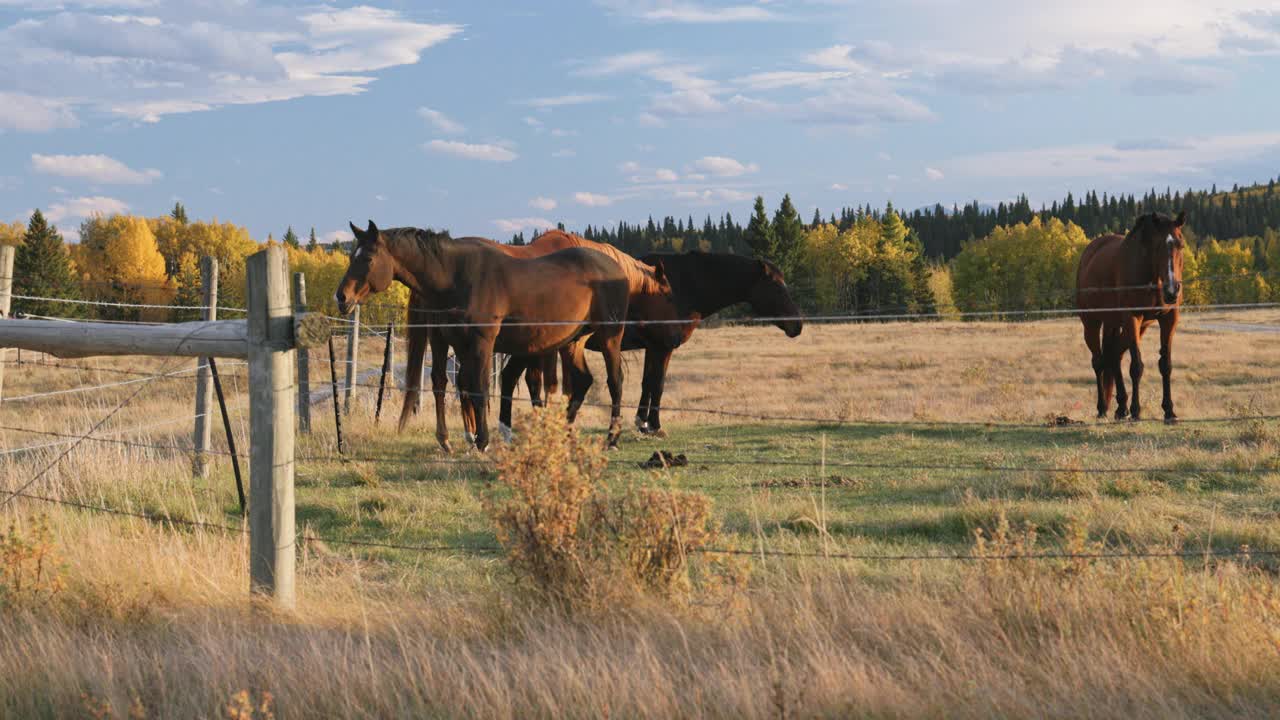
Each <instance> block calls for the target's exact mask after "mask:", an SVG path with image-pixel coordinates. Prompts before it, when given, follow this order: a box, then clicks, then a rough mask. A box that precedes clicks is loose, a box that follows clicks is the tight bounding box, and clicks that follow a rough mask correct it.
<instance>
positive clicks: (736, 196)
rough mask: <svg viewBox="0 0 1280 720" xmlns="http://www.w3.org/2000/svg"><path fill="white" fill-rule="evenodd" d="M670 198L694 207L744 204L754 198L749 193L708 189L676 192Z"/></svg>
mask: <svg viewBox="0 0 1280 720" xmlns="http://www.w3.org/2000/svg"><path fill="white" fill-rule="evenodd" d="M672 197H674V198H675V199H676V200H681V201H684V202H689V203H692V204H695V205H709V204H711V203H715V202H746V201H748V200H750V199H752V198H754V197H755V196H754V195H752V194H751V193H749V192H745V191H743V190H735V189H732V188H709V189H705V190H677V191H676V192H675V194H674V195H672Z"/></svg>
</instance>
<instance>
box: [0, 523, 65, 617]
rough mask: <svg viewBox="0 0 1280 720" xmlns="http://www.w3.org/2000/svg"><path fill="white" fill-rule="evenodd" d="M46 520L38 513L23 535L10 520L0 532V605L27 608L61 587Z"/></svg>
mask: <svg viewBox="0 0 1280 720" xmlns="http://www.w3.org/2000/svg"><path fill="white" fill-rule="evenodd" d="M58 569H59V565H58V557H57V553H56V552H55V549H54V546H53V534H52V533H51V532H50V530H49V520H48V518H46V517H45V516H43V515H41V516H40V517H39V518H38V519H37V520H36V523H35V525H34V527H33V528H32V530H31V533H30V537H27V536H24V535H23V534H22V532H21V531H19V529H18V528H17V526H16V525H14V524H12V523H10V525H9V530H8V532H5V533H3V534H0V608H6V609H8V608H13V607H21V608H31V607H34V606H36V605H39V604H42V603H44V602H46V601H47V600H48V599H49V598H51V597H53V596H54V595H56V594H57V593H58V592H60V591H61V590H62V580H61V578H60V577H59V573H58Z"/></svg>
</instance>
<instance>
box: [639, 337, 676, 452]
mask: <svg viewBox="0 0 1280 720" xmlns="http://www.w3.org/2000/svg"><path fill="white" fill-rule="evenodd" d="M649 352H652V353H653V354H654V357H655V359H654V362H653V371H652V374H653V378H652V380H650V383H649V384H650V388H649V420H648V425H649V433H650V434H651V435H656V436H657V437H666V436H667V433H666V432H665V431H663V429H662V419H661V418H660V417H659V412H660V411H661V409H662V391H663V389H664V388H665V387H666V384H667V368H668V367H670V365H671V353H672V351H671V350H653V351H645V369H644V372H645V375H649V374H650V370H649V362H648V355H649Z"/></svg>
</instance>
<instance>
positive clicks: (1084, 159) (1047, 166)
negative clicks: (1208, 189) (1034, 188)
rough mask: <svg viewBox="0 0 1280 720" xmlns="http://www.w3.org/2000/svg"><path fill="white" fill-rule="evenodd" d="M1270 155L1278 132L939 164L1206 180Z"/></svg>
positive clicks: (970, 173)
mask: <svg viewBox="0 0 1280 720" xmlns="http://www.w3.org/2000/svg"><path fill="white" fill-rule="evenodd" d="M1269 154H1270V155H1275V154H1280V132H1259V133H1248V134H1240V135H1217V136H1211V137H1200V138H1186V139H1183V140H1180V141H1178V142H1172V141H1168V140H1162V141H1159V142H1133V141H1130V142H1126V143H1121V144H1116V143H1081V144H1076V145H1060V146H1051V147H1041V148H1032V149H1027V150H1005V151H998V152H988V153H978V154H974V155H965V156H961V157H957V158H954V159H952V160H949V161H947V162H944V163H940V164H939V167H941V168H942V169H944V170H945V171H946V172H947V174H948V175H949V176H951V177H952V178H953V179H954V178H957V177H961V178H1002V179H1010V178H1014V179H1022V178H1081V179H1089V180H1092V179H1095V178H1099V177H1105V178H1110V179H1113V180H1121V179H1123V180H1126V181H1128V182H1130V183H1144V184H1145V183H1152V182H1162V183H1163V182H1167V181H1168V180H1169V179H1170V178H1176V179H1178V180H1184V179H1185V180H1187V181H1195V180H1208V179H1210V177H1211V176H1212V175H1213V173H1212V168H1214V167H1218V166H1221V165H1223V164H1226V163H1232V162H1240V161H1249V160H1254V159H1256V158H1260V157H1264V156H1267V155H1269Z"/></svg>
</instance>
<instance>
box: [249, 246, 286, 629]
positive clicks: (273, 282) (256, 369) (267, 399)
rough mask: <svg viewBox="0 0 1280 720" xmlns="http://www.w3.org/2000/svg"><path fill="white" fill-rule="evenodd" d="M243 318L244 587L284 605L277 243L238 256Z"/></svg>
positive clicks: (281, 312)
mask: <svg viewBox="0 0 1280 720" xmlns="http://www.w3.org/2000/svg"><path fill="white" fill-rule="evenodd" d="M245 278H246V282H247V285H248V287H247V288H246V297H247V299H248V303H247V305H248V311H249V318H248V320H249V323H248V341H249V343H248V345H249V347H248V351H249V352H248V355H249V425H250V428H251V430H250V433H251V435H250V437H251V440H250V443H249V448H250V451H249V588H250V591H251V592H256V593H262V594H266V595H270V596H271V597H272V598H273V599H274V600H275V603H276V605H278V606H280V607H282V608H286V609H288V608H292V607H293V606H294V603H295V600H296V596H295V592H294V565H295V556H294V543H295V528H294V522H295V518H294V497H293V473H294V467H293V441H294V417H293V414H294V403H295V398H293V397H292V390H293V388H292V387H290V385H292V384H293V377H294V376H293V371H294V337H293V334H294V327H293V323H294V320H293V306H292V305H291V303H290V299H289V276H288V264H287V262H286V259H285V252H284V249H283V248H281V247H279V246H271V247H268V248H267V249H266V250H263V251H262V252H259V253H257V254H255V255H252V256H250V257H249V259H248V260H247V261H246V264H245Z"/></svg>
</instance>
